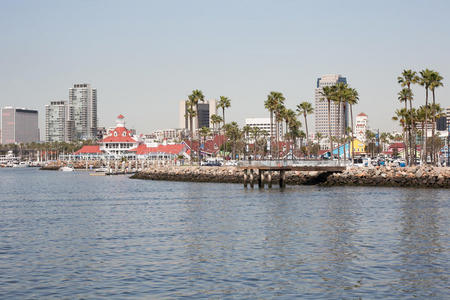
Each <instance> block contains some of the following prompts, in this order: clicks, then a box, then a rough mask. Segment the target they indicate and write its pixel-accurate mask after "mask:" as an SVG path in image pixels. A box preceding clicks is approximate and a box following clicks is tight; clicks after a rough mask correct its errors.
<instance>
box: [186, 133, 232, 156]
mask: <svg viewBox="0 0 450 300" xmlns="http://www.w3.org/2000/svg"><path fill="white" fill-rule="evenodd" d="M224 141H225V137H224V136H223V135H216V136H214V138H213V139H210V140H206V143H205V145H204V147H203V149H200V150H201V152H204V153H211V154H212V153H216V152H218V151H219V150H220V146H221V145H222V144H223V142H224ZM184 143H185V144H186V145H187V146H188V147H189V148H193V150H194V151H197V150H198V141H193V142H192V143H191V142H190V141H188V140H186V141H184ZM202 143H203V141H202Z"/></svg>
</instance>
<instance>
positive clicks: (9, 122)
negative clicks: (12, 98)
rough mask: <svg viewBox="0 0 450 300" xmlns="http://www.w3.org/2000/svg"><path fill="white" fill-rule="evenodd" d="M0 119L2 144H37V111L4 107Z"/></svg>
mask: <svg viewBox="0 0 450 300" xmlns="http://www.w3.org/2000/svg"><path fill="white" fill-rule="evenodd" d="M1 117H2V120H1V124H2V126H1V127H2V135H1V143H2V144H14V143H32V142H39V127H38V111H37V110H32V109H26V108H13V107H4V108H2V110H1Z"/></svg>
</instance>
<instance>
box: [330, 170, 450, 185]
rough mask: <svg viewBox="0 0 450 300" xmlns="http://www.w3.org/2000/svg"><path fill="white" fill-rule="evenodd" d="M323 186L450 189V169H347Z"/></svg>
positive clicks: (333, 175)
mask: <svg viewBox="0 0 450 300" xmlns="http://www.w3.org/2000/svg"><path fill="white" fill-rule="evenodd" d="M323 185H329V186H336V185H364V186H395V187H427V188H450V168H442V167H431V166H422V167H418V166H417V167H407V168H395V167H375V168H358V167H352V168H347V170H345V171H344V172H342V173H334V174H331V175H330V176H328V178H327V180H326V181H325V182H324V183H323Z"/></svg>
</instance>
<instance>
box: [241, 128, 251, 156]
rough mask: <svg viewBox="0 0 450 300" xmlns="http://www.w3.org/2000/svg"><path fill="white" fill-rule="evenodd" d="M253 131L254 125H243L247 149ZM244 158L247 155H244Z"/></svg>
mask: <svg viewBox="0 0 450 300" xmlns="http://www.w3.org/2000/svg"><path fill="white" fill-rule="evenodd" d="M251 132H252V127H251V126H250V125H245V126H244V127H242V133H243V135H244V143H245V150H247V146H248V143H249V138H250V133H251ZM246 152H247V151H245V152H244V153H246ZM244 156H245V155H244ZM244 159H245V157H244Z"/></svg>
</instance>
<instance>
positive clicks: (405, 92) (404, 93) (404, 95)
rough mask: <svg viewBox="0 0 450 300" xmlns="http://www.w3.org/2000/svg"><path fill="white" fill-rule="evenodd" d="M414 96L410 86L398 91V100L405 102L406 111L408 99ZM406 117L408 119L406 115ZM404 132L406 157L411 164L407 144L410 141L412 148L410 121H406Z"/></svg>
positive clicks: (405, 109)
mask: <svg viewBox="0 0 450 300" xmlns="http://www.w3.org/2000/svg"><path fill="white" fill-rule="evenodd" d="M412 98H413V93H412V91H411V89H408V88H403V89H402V90H401V91H400V92H399V93H398V100H399V101H400V103H401V102H404V103H405V108H404V111H405V112H406V113H408V101H411V99H412ZM404 118H405V119H406V117H405V116H404ZM410 119H411V118H410V116H409V118H408V120H410ZM404 134H405V135H406V138H405V139H406V141H405V159H406V163H407V164H408V165H411V160H410V154H409V153H408V147H406V145H407V144H408V141H409V145H410V147H409V149H411V127H410V126H409V123H405V124H404Z"/></svg>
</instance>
